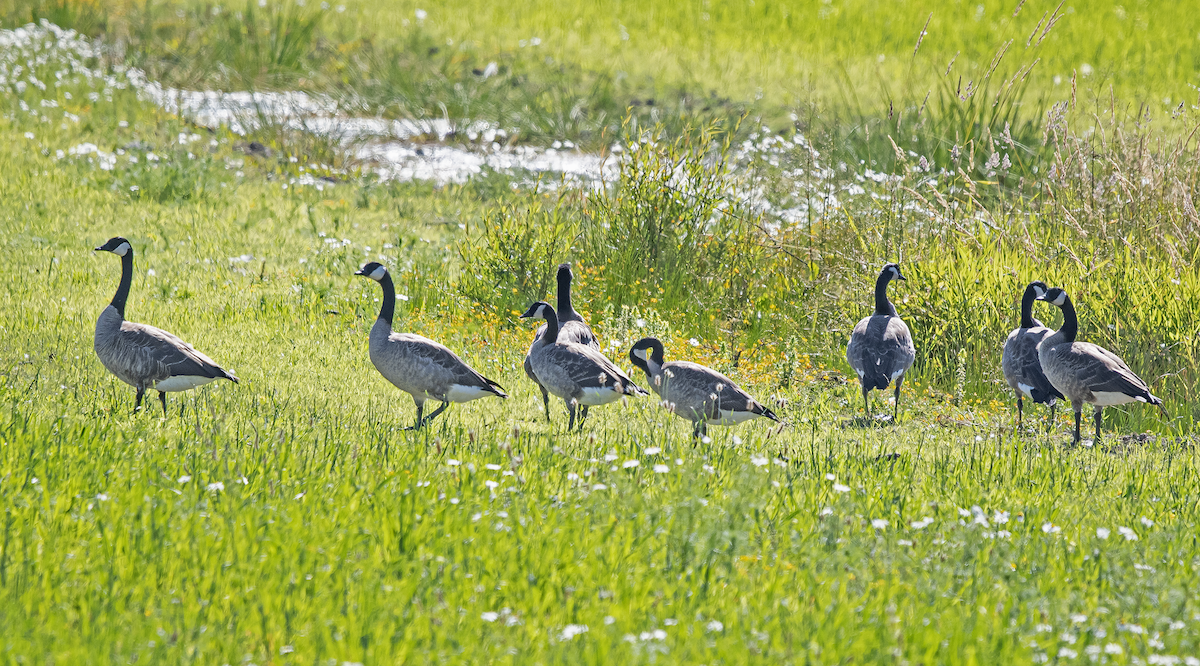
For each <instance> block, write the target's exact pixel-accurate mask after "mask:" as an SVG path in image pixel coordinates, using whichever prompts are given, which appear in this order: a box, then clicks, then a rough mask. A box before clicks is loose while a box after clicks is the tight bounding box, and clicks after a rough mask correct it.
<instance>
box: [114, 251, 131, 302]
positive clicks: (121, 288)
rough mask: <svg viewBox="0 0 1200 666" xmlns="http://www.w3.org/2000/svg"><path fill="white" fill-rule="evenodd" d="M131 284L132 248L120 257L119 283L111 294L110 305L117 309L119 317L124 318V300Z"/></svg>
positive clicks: (126, 298)
mask: <svg viewBox="0 0 1200 666" xmlns="http://www.w3.org/2000/svg"><path fill="white" fill-rule="evenodd" d="M132 284H133V248H129V251H128V252H126V253H125V256H123V257H121V283H120V284H119V285H117V293H115V294H113V299H112V306H113V307H114V308H116V309H117V313H118V314H120V315H121V319H124V318H125V301H127V300H129V287H130V285H132Z"/></svg>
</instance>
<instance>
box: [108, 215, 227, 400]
mask: <svg viewBox="0 0 1200 666" xmlns="http://www.w3.org/2000/svg"><path fill="white" fill-rule="evenodd" d="M95 249H96V251H97V252H101V251H103V252H112V253H113V254H115V255H117V256H118V257H120V258H121V283H120V285H119V286H118V287H117V293H116V294H115V295H114V296H113V299H112V303H110V304H109V305H108V307H106V308H104V310H103V311H102V312H101V313H100V318H99V319H97V320H96V337H95V341H94V344H95V349H96V356H98V357H99V358H100V362H101V363H103V364H104V367H105V368H107V369H108V371H109V372H111V373H113V374H114V375H116V376H117V379H120V380H121V381H123V382H125V383H126V384H129V385H130V386H132V387H134V388H135V389H137V399H136V400H135V401H134V406H133V409H134V411H137V410H138V409H139V408H140V407H141V405H142V398H143V397H145V395H146V391H148V390H155V391H158V399H159V402H161V403H162V408H163V414H166V413H167V393H168V392H175V391H187V390H190V389H194V388H196V387H197V386H203V385H205V384H208V383H209V382H213V381H216V380H218V379H228V380H229V381H231V382H233V383H235V384H236V383H237V381H238V378H237V377H236V376H234V374H233V373H232V372H229V371H228V370H226V369H224V368H222V367H221V366H219V365H217V364H216V363H214V362H213V360H212V359H211V358H209V357H207V356H205V355H204V354H201V353H200V352H198V351H196V350H195V349H194V348H193V347H192V346H191V345H189V344H188V343H186V342H184V341H183V340H180V339H179V338H177V337H175V336H174V335H172V334H170V333H168V332H166V331H164V330H162V329H161V328H155V327H153V326H149V325H147V324H135V323H133V322H130V321H125V303H126V301H127V300H128V299H129V287H130V285H131V284H132V283H133V246H132V245H130V243H129V241H127V240H125V239H124V238H121V237H120V236H117V237H115V238H111V239H109V241H108V242H107V243H105V244H104V245H101V246H100V247H98V248H95Z"/></svg>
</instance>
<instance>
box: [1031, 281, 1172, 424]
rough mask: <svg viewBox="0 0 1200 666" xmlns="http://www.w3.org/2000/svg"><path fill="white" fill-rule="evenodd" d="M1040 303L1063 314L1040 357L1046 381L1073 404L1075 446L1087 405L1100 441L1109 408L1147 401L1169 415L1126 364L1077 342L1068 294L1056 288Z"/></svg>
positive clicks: (1072, 305) (1076, 322)
mask: <svg viewBox="0 0 1200 666" xmlns="http://www.w3.org/2000/svg"><path fill="white" fill-rule="evenodd" d="M1040 300H1044V301H1047V302H1049V303H1051V304H1053V305H1057V306H1058V307H1059V308H1061V309H1062V312H1063V323H1062V328H1060V329H1058V330H1057V331H1055V332H1054V333H1053V334H1052V335H1050V336H1049V337H1047V338H1046V339H1045V340H1042V344H1041V345H1039V346H1038V358H1039V359H1040V360H1041V362H1042V370H1043V371H1044V372H1045V373H1046V378H1047V379H1049V380H1050V383H1051V384H1053V385H1054V388H1056V389H1058V391H1059V393H1061V394H1063V395H1064V396H1066V398H1067V399H1068V400H1070V401H1071V409H1073V410H1074V411H1075V442H1076V443H1078V442H1079V440H1080V432H1079V422H1080V419H1081V414H1082V412H1083V403H1085V402H1086V403H1088V404H1089V405H1093V407H1094V411H1093V413H1094V416H1095V419H1096V441H1099V440H1100V424H1101V418H1100V414H1101V412H1103V411H1104V408H1105V407H1108V406H1110V405H1123V404H1125V403H1128V402H1134V401H1138V402H1145V403H1149V404H1151V405H1157V406H1158V408H1159V410H1161V411H1162V413H1163V416H1166V415H1167V410H1166V408H1165V407H1163V401H1162V400H1160V399H1158V398H1157V397H1155V396H1154V395H1153V394H1151V393H1150V387H1149V386H1147V385H1146V382H1144V381H1142V379H1141V377H1138V376H1137V375H1135V374H1134V373H1133V371H1132V370H1130V369H1129V366H1128V365H1125V361H1122V360H1121V359H1120V358H1119V357H1118V356H1117V355H1116V354H1114V353H1112V352H1110V351H1108V350H1107V349H1105V348H1103V347H1100V346H1098V345H1094V344H1092V343H1090V342H1077V341H1076V340H1075V336H1076V335H1077V334H1078V333H1079V319H1078V318H1077V317H1076V315H1075V305H1074V304H1073V303H1071V297H1070V296H1068V295H1067V292H1065V291H1063V290H1062V289H1060V288H1058V287H1055V288H1053V289H1050V290H1049V291H1047V292H1046V293H1045V295H1043V296H1041V297H1040Z"/></svg>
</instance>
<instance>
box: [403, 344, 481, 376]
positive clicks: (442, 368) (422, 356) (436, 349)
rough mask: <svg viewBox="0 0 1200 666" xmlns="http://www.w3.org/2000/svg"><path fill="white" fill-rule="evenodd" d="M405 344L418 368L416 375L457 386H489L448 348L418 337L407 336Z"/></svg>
mask: <svg viewBox="0 0 1200 666" xmlns="http://www.w3.org/2000/svg"><path fill="white" fill-rule="evenodd" d="M409 337H410V339H408V340H407V341H406V342H407V343H408V346H409V350H408V351H409V353H410V354H411V355H412V359H413V361H414V366H416V367H418V368H420V369H421V370H418V373H420V372H422V371H424V374H425V375H426V376H427V377H428V378H429V379H430V380H432V381H433V382H437V383H440V382H441V381H445V382H446V383H447V384H448V385H449V384H457V385H459V386H489V385H490V382H488V380H487V378H486V377H484V376H483V375H481V374H479V373H478V372H476V371H475V369H474V368H472V367H471V366H469V365H467V362H466V361H464V360H462V358H461V357H459V355H458V354H455V353H454V352H453V351H450V348H449V347H446V346H445V345H443V344H441V343H438V342H434V341H433V340H429V339H428V338H420V337H418V336H415V335H414V336H409Z"/></svg>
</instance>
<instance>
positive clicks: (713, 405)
mask: <svg viewBox="0 0 1200 666" xmlns="http://www.w3.org/2000/svg"><path fill="white" fill-rule="evenodd" d="M663 374H664V376H666V381H667V382H668V388H669V390H670V392H671V393H672V394H673V395H674V394H676V393H677V394H678V395H679V396H680V399H679V400H678V401H679V402H680V403H686V404H703V405H704V406H705V412H706V413H705V416H707V417H708V418H714V419H715V418H717V417H718V416H720V412H721V411H722V410H724V411H732V412H750V413H752V414H761V413H762V410H763V409H764V408H763V406H762V405H760V404H758V402H756V401H755V400H754V398H752V397H750V394H749V393H746V392H745V391H743V390H742V389H741V387H739V386H738V385H737V384H735V383H733V380H731V379H730V378H728V377H726V376H725V375H723V374H721V373H719V372H717V371H716V370H713V369H711V368H706V367H704V366H702V365H696V364H694V363H688V362H685V361H680V362H677V363H673V364H671V365H670V366H668V367H666V368H664V369H663Z"/></svg>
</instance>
